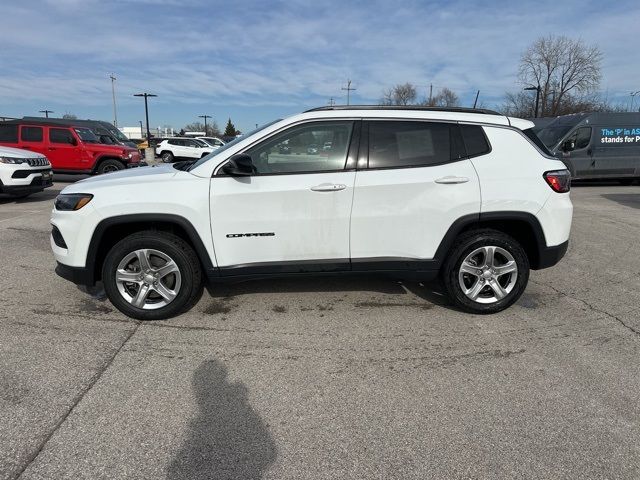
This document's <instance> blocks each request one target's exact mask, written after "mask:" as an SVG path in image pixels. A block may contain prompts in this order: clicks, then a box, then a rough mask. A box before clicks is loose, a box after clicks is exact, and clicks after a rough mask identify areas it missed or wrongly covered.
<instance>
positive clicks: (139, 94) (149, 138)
mask: <svg viewBox="0 0 640 480" xmlns="http://www.w3.org/2000/svg"><path fill="white" fill-rule="evenodd" d="M133 96H134V97H144V115H145V117H146V119H147V144H149V141H150V140H151V132H150V131H149V106H148V105H147V98H149V97H157V95H154V94H153V93H147V92H145V93H134V94H133Z"/></svg>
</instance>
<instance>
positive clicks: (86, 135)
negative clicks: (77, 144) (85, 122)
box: [74, 128, 100, 143]
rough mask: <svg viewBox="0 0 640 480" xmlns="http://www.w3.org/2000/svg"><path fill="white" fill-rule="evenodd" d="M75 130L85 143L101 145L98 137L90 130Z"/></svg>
mask: <svg viewBox="0 0 640 480" xmlns="http://www.w3.org/2000/svg"><path fill="white" fill-rule="evenodd" d="M74 130H75V131H76V133H77V134H78V136H79V137H80V140H82V141H83V142H84V143H100V140H98V137H96V135H95V134H94V133H93V132H92V131H91V130H89V129H88V128H74Z"/></svg>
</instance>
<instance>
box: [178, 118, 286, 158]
mask: <svg viewBox="0 0 640 480" xmlns="http://www.w3.org/2000/svg"><path fill="white" fill-rule="evenodd" d="M281 120H282V119H281V118H279V119H277V120H274V121H273V122H269V123H265V124H264V125H262V126H261V127H258V128H256V129H255V130H252V131H250V132H249V133H246V134H244V135H241V136H239V137H236V138H234V139H233V140H231V141H230V142H229V143H225V144H224V145H223V146H222V147H220V148H218V149H216V150H214V151H213V152H211V153H210V154H209V155H207V156H205V157H202V158H201V159H200V160H198V161H197V162H195V163H194V164H193V165H191V167H189V170H193V169H194V168H196V167H199V166H200V165H202V164H203V163H204V162H206V161H207V160H209V159H210V158H212V157H215V156H216V155H219V154H220V153H222V152H224V151H225V150H228V149H229V148H231V147H233V146H235V145H236V144H237V143H238V142H239V141H240V140H244V139H245V138H247V137H250V136H251V135H254V134H256V133H258V132H259V131H261V130H264V129H265V128H267V127H270V126H271V125H273V124H274V123H278V122H279V121H281Z"/></svg>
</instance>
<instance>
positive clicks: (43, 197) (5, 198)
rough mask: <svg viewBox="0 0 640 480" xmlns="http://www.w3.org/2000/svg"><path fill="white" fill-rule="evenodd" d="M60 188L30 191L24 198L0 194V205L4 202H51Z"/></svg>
mask: <svg viewBox="0 0 640 480" xmlns="http://www.w3.org/2000/svg"><path fill="white" fill-rule="evenodd" d="M59 193H60V190H45V191H43V192H37V193H32V194H31V195H29V196H28V197H25V198H16V197H12V196H11V195H5V194H0V205H4V204H6V203H19V204H27V203H40V202H47V203H48V202H51V201H52V200H53V199H54V198H56V197H57V196H58V194H59Z"/></svg>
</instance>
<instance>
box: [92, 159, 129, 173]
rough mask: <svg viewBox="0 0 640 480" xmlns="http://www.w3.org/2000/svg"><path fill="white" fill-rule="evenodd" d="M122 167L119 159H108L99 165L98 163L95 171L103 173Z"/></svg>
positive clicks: (122, 164) (121, 168) (115, 170)
mask: <svg viewBox="0 0 640 480" xmlns="http://www.w3.org/2000/svg"><path fill="white" fill-rule="evenodd" d="M123 169H124V163H122V162H121V161H120V160H115V159H108V160H103V161H102V162H100V165H98V170H97V171H98V173H99V174H101V175H102V174H103V173H110V172H117V171H118V170H123Z"/></svg>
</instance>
